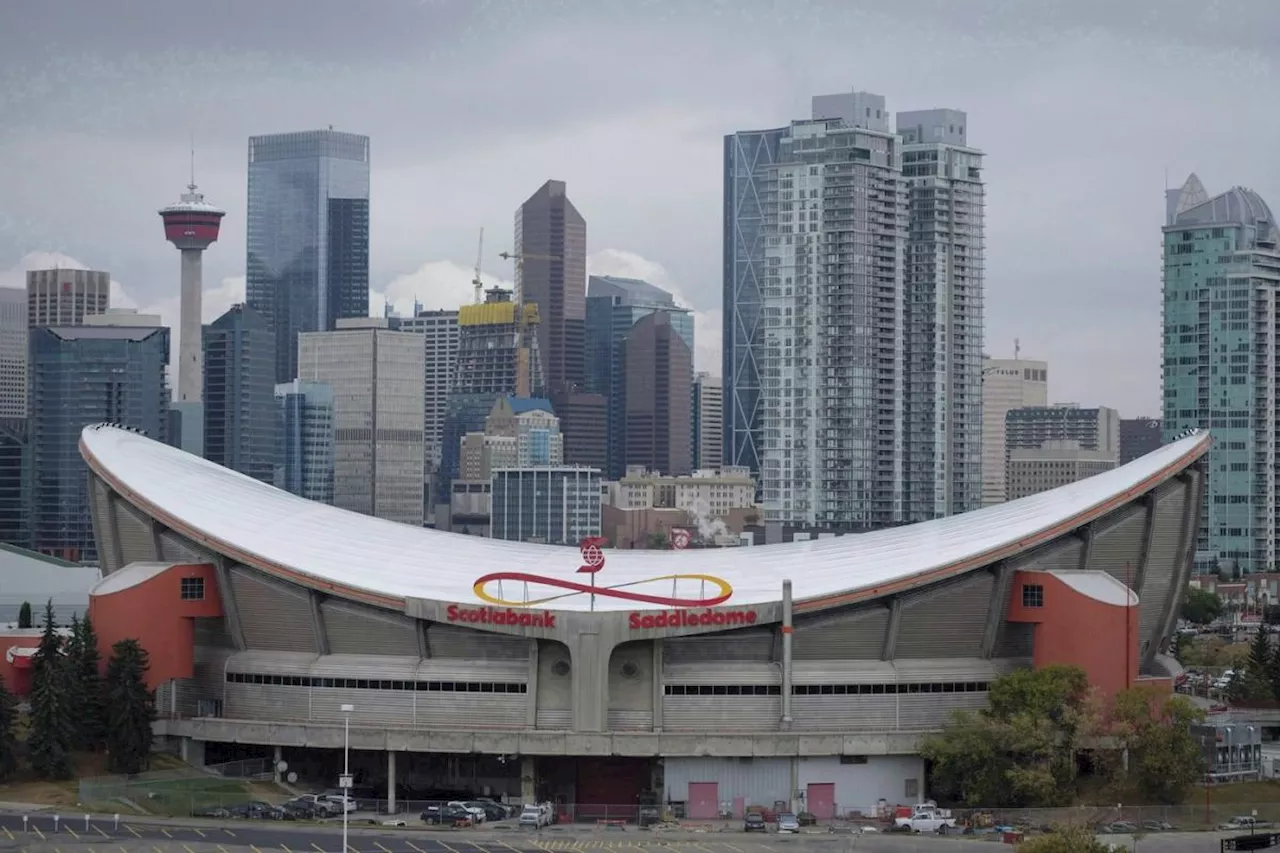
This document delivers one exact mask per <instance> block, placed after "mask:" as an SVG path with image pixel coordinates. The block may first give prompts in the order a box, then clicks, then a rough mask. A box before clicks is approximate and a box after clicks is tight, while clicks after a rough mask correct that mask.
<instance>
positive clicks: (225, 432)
mask: <svg viewBox="0 0 1280 853" xmlns="http://www.w3.org/2000/svg"><path fill="white" fill-rule="evenodd" d="M274 376H275V338H274V337H273V336H272V334H271V327H270V326H268V325H267V321H266V318H264V317H263V316H262V315H261V314H259V313H258V312H257V311H254V310H253V309H252V308H250V307H249V306H247V305H233V306H232V307H231V309H230V310H229V311H227V312H226V313H225V314H223V315H222V316H221V317H219V318H218V319H216V320H214V321H213V322H212V323H210V324H209V325H208V326H206V327H205V328H204V457H205V458H206V459H208V460H209V461H210V462H216V463H218V464H219V465H222V466H224V467H227V468H230V469H231V470H233V471H239V472H240V473H241V474H246V475H248V476H250V477H253V478H254V479H255V480H261V481H262V482H264V483H270V482H273V481H274V479H275V462H276V435H275V433H276V412H275V406H274V395H275V386H276V383H275V381H274Z"/></svg>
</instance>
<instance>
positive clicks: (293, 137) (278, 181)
mask: <svg viewBox="0 0 1280 853" xmlns="http://www.w3.org/2000/svg"><path fill="white" fill-rule="evenodd" d="M246 279H247V280H246V284H245V289H246V296H247V300H248V304H249V306H250V307H251V308H254V309H255V310H257V311H259V312H261V313H262V315H263V316H264V317H266V319H267V321H268V322H269V323H270V324H271V327H272V330H273V332H274V334H275V379H276V381H277V382H288V381H290V380H291V379H293V378H295V377H296V376H297V375H298V333H299V332H317V331H329V330H332V329H333V328H334V327H335V324H336V321H337V320H338V319H339V318H342V317H364V316H367V315H368V313H369V137H367V136H358V135H356V134H353V133H339V132H337V131H334V130H313V131H305V132H301V133H278V134H272V135H270V136H253V137H250V138H249V212H248V235H247V258H246Z"/></svg>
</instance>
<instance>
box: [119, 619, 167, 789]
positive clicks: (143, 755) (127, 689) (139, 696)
mask: <svg viewBox="0 0 1280 853" xmlns="http://www.w3.org/2000/svg"><path fill="white" fill-rule="evenodd" d="M150 666H151V664H150V659H149V657H148V655H147V652H146V650H145V649H143V648H142V646H140V645H138V641H137V640H121V641H120V642H118V643H116V644H115V645H114V646H112V647H111V660H109V661H108V662H107V749H108V753H109V754H108V757H107V769H108V770H110V771H111V772H112V773H140V772H142V771H143V770H145V769H146V768H147V766H148V764H149V762H150V756H151V724H152V723H153V722H154V721H155V718H156V709H155V695H154V694H153V693H152V692H151V691H150V690H148V689H147V670H148V669H149V668H150Z"/></svg>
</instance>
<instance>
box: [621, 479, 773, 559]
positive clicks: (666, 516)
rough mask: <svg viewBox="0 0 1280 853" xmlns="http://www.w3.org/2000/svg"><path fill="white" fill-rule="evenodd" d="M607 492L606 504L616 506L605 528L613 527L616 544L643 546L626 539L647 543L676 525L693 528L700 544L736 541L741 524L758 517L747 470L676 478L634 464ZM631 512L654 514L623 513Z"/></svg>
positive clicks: (755, 520) (749, 522)
mask: <svg viewBox="0 0 1280 853" xmlns="http://www.w3.org/2000/svg"><path fill="white" fill-rule="evenodd" d="M605 491H606V496H605V504H606V505H607V506H609V507H612V508H613V509H614V510H615V511H612V512H610V513H609V515H608V520H607V521H606V523H605V526H606V528H609V529H611V530H613V531H614V532H613V534H612V535H609V534H607V535H608V538H609V541H610V542H612V543H613V544H614V545H615V546H616V547H643V546H630V545H624V544H622V543H623V542H624V541H626V542H634V541H647V540H649V539H651V538H653V537H654V536H655V534H665V531H667V530H669V529H670V528H671V527H672V526H675V527H688V528H690V529H691V531H692V532H693V533H694V534H695V539H696V540H698V541H699V543H700V544H708V545H735V544H737V542H738V534H740V533H741V532H742V528H743V527H744V526H746V525H750V524H755V523H756V522H757V521H758V520H759V515H760V513H759V512H758V510H757V509H756V502H755V496H756V481H755V480H754V479H752V477H751V472H750V471H749V470H748V469H746V468H734V467H725V468H723V469H722V470H720V471H713V470H707V469H704V470H700V471H695V472H693V473H692V474H688V475H685V476H681V477H673V476H668V475H664V474H661V473H658V472H654V471H646V470H645V469H644V468H643V467H641V466H635V465H633V466H630V467H628V468H627V473H626V476H624V477H623V478H622V479H620V480H617V481H616V482H612V483H608V484H606V486H605ZM633 510H655V512H652V513H644V514H637V515H630V516H628V515H625V514H624V513H629V512H631V511H633ZM664 510H669V511H670V512H663V511H664ZM619 511H620V512H619ZM615 537H616V538H615ZM654 541H656V539H655V540H654Z"/></svg>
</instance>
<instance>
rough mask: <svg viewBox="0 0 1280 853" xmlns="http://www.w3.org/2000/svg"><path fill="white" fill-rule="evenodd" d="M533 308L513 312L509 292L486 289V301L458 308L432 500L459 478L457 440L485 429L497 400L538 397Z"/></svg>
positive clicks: (539, 362)
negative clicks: (454, 366)
mask: <svg viewBox="0 0 1280 853" xmlns="http://www.w3.org/2000/svg"><path fill="white" fill-rule="evenodd" d="M538 320H539V318H538V306H537V305H535V304H531V303H530V304H526V305H524V306H523V307H522V308H517V305H516V303H515V302H513V301H512V299H511V291H510V290H504V289H502V288H500V287H494V288H490V289H489V290H487V291H485V301H484V302H481V303H478V304H476V305H464V306H462V307H461V308H459V309H458V361H457V371H456V373H455V374H454V377H453V386H452V388H451V390H450V392H449V402H448V403H447V404H446V406H445V415H444V428H443V430H442V436H441V452H440V475H439V476H438V477H437V478H436V483H437V487H436V496H437V500H441V501H444V502H447V501H448V499H449V497H448V496H449V488H450V485H451V484H452V482H453V480H454V478H456V477H457V476H458V455H459V446H460V445H459V442H461V440H462V437H463V436H464V435H466V434H467V433H469V432H478V431H480V430H483V429H484V419H485V418H486V417H487V416H488V414H489V411H490V410H491V409H492V408H493V403H494V401H495V400H497V399H498V398H499V397H506V396H509V395H513V394H514V395H515V396H517V397H530V396H534V397H540V396H542V395H543V394H544V393H545V385H546V383H545V381H544V378H543V370H542V358H541V356H540V354H539V352H538V336H537V335H536V334H534V333H533V330H534V328H536V326H537V325H538Z"/></svg>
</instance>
